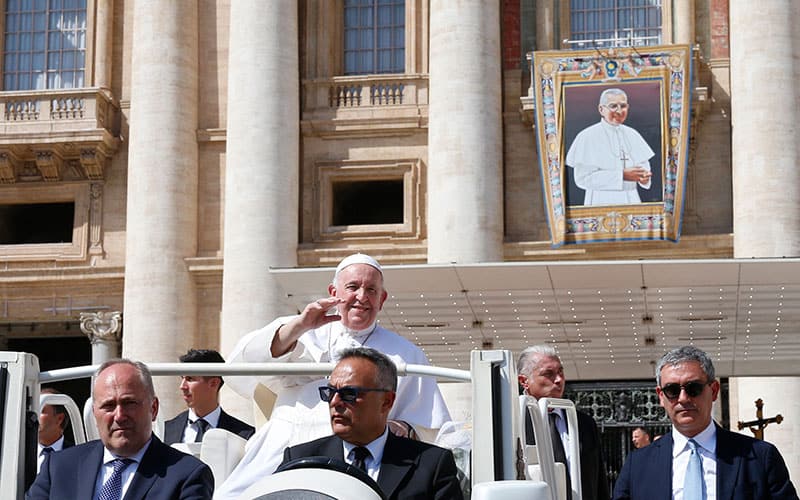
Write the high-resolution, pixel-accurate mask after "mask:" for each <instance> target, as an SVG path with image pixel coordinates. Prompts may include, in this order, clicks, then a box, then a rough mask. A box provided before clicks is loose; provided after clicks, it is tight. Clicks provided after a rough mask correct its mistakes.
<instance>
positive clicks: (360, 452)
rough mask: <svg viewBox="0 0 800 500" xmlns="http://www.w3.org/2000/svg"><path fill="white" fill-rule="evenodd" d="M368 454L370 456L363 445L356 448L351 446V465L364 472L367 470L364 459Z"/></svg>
mask: <svg viewBox="0 0 800 500" xmlns="http://www.w3.org/2000/svg"><path fill="white" fill-rule="evenodd" d="M369 456H370V452H369V450H368V449H366V448H364V447H363V446H358V447H356V448H353V465H354V466H356V467H358V468H359V469H361V470H363V471H364V472H367V464H366V462H365V460H366V459H367V458H368V457H369Z"/></svg>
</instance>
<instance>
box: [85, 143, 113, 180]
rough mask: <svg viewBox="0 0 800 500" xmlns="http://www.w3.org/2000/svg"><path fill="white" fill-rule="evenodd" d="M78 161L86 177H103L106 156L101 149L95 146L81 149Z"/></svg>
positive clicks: (93, 178)
mask: <svg viewBox="0 0 800 500" xmlns="http://www.w3.org/2000/svg"><path fill="white" fill-rule="evenodd" d="M80 162H81V167H83V172H84V174H85V175H86V178H87V179H89V180H93V181H96V180H102V179H103V172H104V171H105V169H106V164H107V162H108V158H106V155H105V154H103V152H102V151H100V150H99V149H97V148H85V149H81V156H80Z"/></svg>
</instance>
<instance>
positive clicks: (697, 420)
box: [614, 346, 798, 500]
mask: <svg viewBox="0 0 800 500" xmlns="http://www.w3.org/2000/svg"><path fill="white" fill-rule="evenodd" d="M656 384H657V385H656V392H657V393H658V396H659V400H660V402H661V406H663V407H664V409H665V410H666V412H667V415H669V418H670V420H671V421H672V432H670V433H667V434H665V435H664V436H663V437H662V438H661V439H658V440H657V441H654V442H653V443H652V444H650V445H649V446H646V447H644V448H641V449H639V450H635V451H634V452H632V453H631V454H630V455H628V458H627V459H626V460H625V464H624V465H623V466H622V471H621V472H620V475H619V478H618V479H617V482H616V484H615V485H614V498H615V499H619V500H627V499H632V500H637V499H646V500H659V499H665V500H666V499H671V498H674V496H675V495H678V496H680V497H682V498H685V499H687V500H689V499H692V500H694V499H696V500H705V499H706V498H708V497H709V493H710V492H711V491H712V489H713V491H714V492H715V495H711V496H714V497H716V498H717V499H718V500H750V499H763V500H767V499H773V500H777V499H786V500H789V499H793V500H794V499H797V498H798V497H797V492H796V491H795V488H794V486H793V485H792V482H791V481H790V480H789V472H788V471H787V469H786V464H785V463H784V461H783V458H782V457H781V454H780V453H779V452H778V450H777V448H775V446H773V445H772V444H770V443H767V442H765V441H758V440H756V439H753V438H752V437H750V436H745V435H742V434H737V433H734V432H730V431H728V430H725V429H723V428H721V427H720V426H718V425H716V424H715V423H714V421H713V420H712V419H711V407H712V404H713V402H714V401H715V400H716V399H717V396H718V394H719V381H717V380H716V378H715V374H714V365H713V364H712V363H711V359H710V358H709V357H708V355H707V354H706V353H705V352H703V351H701V350H699V349H697V348H695V347H692V346H686V347H680V348H677V349H674V350H672V351H670V352H668V353H667V354H665V355H664V356H663V357H662V358H661V361H659V363H658V365H657V367H656ZM715 471H716V472H715Z"/></svg>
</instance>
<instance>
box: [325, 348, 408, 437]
mask: <svg viewBox="0 0 800 500" xmlns="http://www.w3.org/2000/svg"><path fill="white" fill-rule="evenodd" d="M377 376H378V368H377V367H376V366H375V365H374V364H373V363H372V362H371V361H369V360H367V359H363V358H355V357H353V358H345V359H343V360H342V361H340V362H339V364H338V365H336V368H334V370H333V372H331V377H330V380H329V383H330V385H331V386H332V387H335V388H337V389H341V388H342V387H346V386H347V387H361V388H364V389H385V387H378V386H377V382H376V381H377V378H378V377H377ZM394 400H395V393H394V392H391V391H390V392H378V391H372V392H361V393H359V394H358V397H357V398H356V400H355V401H354V402H352V403H347V402H345V401H342V398H341V397H340V396H339V394H338V393H337V394H334V395H333V397H332V398H331V400H330V401H329V402H328V406H329V408H330V415H331V428H332V429H333V433H334V434H336V435H337V436H339V437H340V438H342V439H343V440H344V441H347V442H348V443H352V444H355V445H358V446H363V445H365V444H369V443H370V442H372V441H374V440H375V439H376V438H377V437H378V436H380V435H381V434H383V431H384V430H385V429H386V421H387V419H388V418H389V410H391V409H392V405H393V404H394Z"/></svg>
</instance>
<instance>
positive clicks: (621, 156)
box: [533, 45, 691, 246]
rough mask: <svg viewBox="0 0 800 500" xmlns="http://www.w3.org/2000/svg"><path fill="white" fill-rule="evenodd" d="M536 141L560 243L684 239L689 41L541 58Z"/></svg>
mask: <svg viewBox="0 0 800 500" xmlns="http://www.w3.org/2000/svg"><path fill="white" fill-rule="evenodd" d="M533 64H534V70H533V90H534V99H535V109H536V111H535V122H536V127H535V131H536V141H537V147H538V151H539V165H540V168H541V172H542V185H543V189H544V199H545V205H546V207H545V208H546V210H547V215H548V222H549V226H550V234H551V238H552V242H553V245H554V246H560V245H563V244H571V243H588V242H601V241H626V240H668V241H675V242H677V241H678V239H679V237H680V230H681V215H682V211H683V201H684V191H685V185H686V169H687V165H688V160H689V130H690V123H689V120H690V109H689V108H690V104H691V94H690V87H689V83H690V81H691V51H690V48H689V46H687V45H670V46H655V47H626V48H613V49H593V50H571V51H545V52H535V53H534V56H533Z"/></svg>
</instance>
